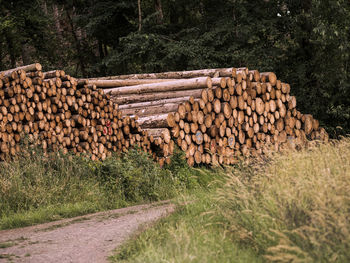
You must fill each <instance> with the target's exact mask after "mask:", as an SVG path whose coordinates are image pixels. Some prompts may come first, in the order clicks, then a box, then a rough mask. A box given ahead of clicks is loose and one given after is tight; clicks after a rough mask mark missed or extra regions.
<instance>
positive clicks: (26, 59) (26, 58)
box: [21, 42, 32, 65]
mask: <svg viewBox="0 0 350 263" xmlns="http://www.w3.org/2000/svg"><path fill="white" fill-rule="evenodd" d="M21 52H22V61H23V65H28V64H30V63H32V61H31V56H30V47H29V45H28V43H26V42H23V43H22V46H21Z"/></svg>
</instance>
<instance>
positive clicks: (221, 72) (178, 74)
mask: <svg viewBox="0 0 350 263" xmlns="http://www.w3.org/2000/svg"><path fill="white" fill-rule="evenodd" d="M235 72H236V69H235V68H217V69H200V70H192V71H173V72H161V73H146V74H129V75H120V76H110V77H104V78H99V79H189V78H198V77H212V78H214V77H215V78H217V77H232V76H233V74H234V73H235Z"/></svg>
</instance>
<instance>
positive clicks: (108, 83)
mask: <svg viewBox="0 0 350 263" xmlns="http://www.w3.org/2000/svg"><path fill="white" fill-rule="evenodd" d="M83 80H85V81H86V82H87V83H88V84H90V85H96V87H98V88H102V89H103V88H117V87H127V86H136V85H142V84H152V83H161V82H169V81H176V80H177V79H111V80H106V79H100V78H97V79H79V80H78V81H83Z"/></svg>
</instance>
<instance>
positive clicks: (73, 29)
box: [66, 9, 87, 77]
mask: <svg viewBox="0 0 350 263" xmlns="http://www.w3.org/2000/svg"><path fill="white" fill-rule="evenodd" d="M66 14H67V18H68V21H69V24H70V26H71V31H72V32H71V33H72V36H73V38H74V40H75V45H76V50H77V53H78V54H77V56H78V59H79V64H80V68H81V72H82V74H83V76H86V77H87V75H86V71H85V63H84V59H83V54H82V48H81V44H80V40H79V38H78V36H77V34H76V29H75V27H74V23H73V19H72V17H71V15H70V14H69V11H68V9H66Z"/></svg>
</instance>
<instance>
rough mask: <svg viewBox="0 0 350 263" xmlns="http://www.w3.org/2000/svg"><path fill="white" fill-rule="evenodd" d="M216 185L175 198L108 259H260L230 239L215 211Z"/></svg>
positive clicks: (224, 225) (150, 260)
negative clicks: (167, 211)
mask: <svg viewBox="0 0 350 263" xmlns="http://www.w3.org/2000/svg"><path fill="white" fill-rule="evenodd" d="M203 173H204V172H203ZM218 184H221V183H220V182H218ZM216 187H217V184H214V185H211V186H209V187H203V188H202V189H197V190H195V191H194V192H192V193H191V194H189V193H187V194H185V195H182V196H181V197H179V198H178V199H177V205H178V206H177V209H176V211H175V212H174V213H173V214H172V215H170V216H169V217H167V218H165V219H162V220H160V221H159V222H158V223H157V224H156V225H155V226H154V227H151V228H150V229H148V230H145V231H143V232H142V233H141V234H140V235H139V236H137V237H135V238H134V239H132V240H131V241H129V242H128V243H126V244H125V245H124V246H123V247H122V248H121V249H119V250H117V251H116V253H115V255H114V256H112V257H111V258H110V260H111V261H112V262H140V263H141V262H145V263H146V262H152V263H155V262H201V263H202V262H262V261H263V259H262V258H261V257H259V256H257V255H256V253H255V251H254V250H252V249H250V248H246V247H244V246H239V245H236V244H234V243H233V242H232V240H233V237H232V235H231V234H230V233H229V231H228V228H227V225H228V223H227V222H225V221H223V217H222V216H221V215H220V213H219V212H218V209H220V208H219V207H218V202H217V200H216V199H215V197H216V190H215V189H216Z"/></svg>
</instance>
